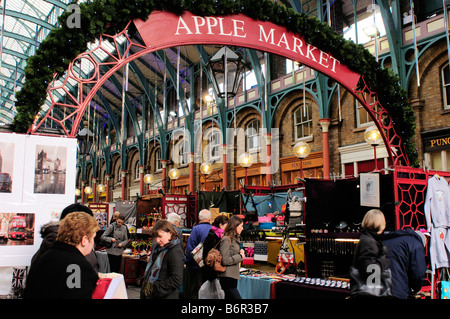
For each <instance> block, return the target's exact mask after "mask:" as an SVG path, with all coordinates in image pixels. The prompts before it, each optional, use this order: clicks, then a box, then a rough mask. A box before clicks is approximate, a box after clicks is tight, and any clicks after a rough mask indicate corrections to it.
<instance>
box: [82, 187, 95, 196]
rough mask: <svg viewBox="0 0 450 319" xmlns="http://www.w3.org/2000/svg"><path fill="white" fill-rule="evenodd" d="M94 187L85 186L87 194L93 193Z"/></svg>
mask: <svg viewBox="0 0 450 319" xmlns="http://www.w3.org/2000/svg"><path fill="white" fill-rule="evenodd" d="M92 191H93V190H92V187H91V186H86V187H85V188H84V193H85V194H86V195H89V194H92Z"/></svg>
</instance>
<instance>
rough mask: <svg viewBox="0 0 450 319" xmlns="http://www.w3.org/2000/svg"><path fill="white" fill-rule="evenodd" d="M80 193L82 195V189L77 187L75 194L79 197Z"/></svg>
mask: <svg viewBox="0 0 450 319" xmlns="http://www.w3.org/2000/svg"><path fill="white" fill-rule="evenodd" d="M80 195H81V191H80V190H79V189H78V188H76V189H75V196H76V197H78V196H80Z"/></svg>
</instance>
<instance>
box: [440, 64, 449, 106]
mask: <svg viewBox="0 0 450 319" xmlns="http://www.w3.org/2000/svg"><path fill="white" fill-rule="evenodd" d="M441 79H442V80H441V81H442V95H443V97H442V100H443V103H444V109H445V110H449V109H450V70H449V65H448V63H446V64H445V65H444V66H443V67H442V68H441Z"/></svg>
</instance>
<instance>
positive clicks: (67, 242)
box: [24, 212, 98, 299]
mask: <svg viewBox="0 0 450 319" xmlns="http://www.w3.org/2000/svg"><path fill="white" fill-rule="evenodd" d="M97 230H98V224H97V221H96V220H95V219H94V218H93V217H92V216H90V215H88V214H86V213H84V212H75V213H71V214H69V215H67V217H66V218H64V219H63V220H62V221H61V223H60V225H59V229H58V236H57V238H56V241H55V242H54V244H53V245H52V246H51V247H50V248H49V249H48V250H47V251H46V252H44V253H43V254H42V256H40V257H39V259H38V260H37V261H36V262H35V263H34V264H33V266H32V267H31V268H30V273H29V274H28V277H27V281H26V286H25V293H24V299H91V298H92V293H93V291H94V289H95V287H96V284H97V280H98V275H97V273H96V272H95V270H94V269H93V268H92V266H91V265H90V264H89V262H88V260H87V259H86V257H85V256H86V255H88V254H89V253H90V252H91V251H92V248H93V246H94V237H95V234H96V232H97Z"/></svg>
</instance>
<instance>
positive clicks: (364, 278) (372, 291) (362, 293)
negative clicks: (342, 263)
mask: <svg viewBox="0 0 450 319" xmlns="http://www.w3.org/2000/svg"><path fill="white" fill-rule="evenodd" d="M361 227H362V229H363V230H362V234H361V237H360V240H359V243H358V245H357V246H356V250H355V255H354V259H353V265H352V267H350V297H351V298H374V297H378V298H379V297H382V298H389V297H391V296H392V276H391V271H390V269H388V266H389V259H388V258H387V248H386V247H385V246H384V245H383V242H382V241H383V236H382V233H383V231H384V229H385V228H386V220H385V218H384V214H383V213H382V212H381V211H380V210H378V209H372V210H370V211H368V212H367V213H366V215H365V216H364V219H363V221H362V224H361Z"/></svg>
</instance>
